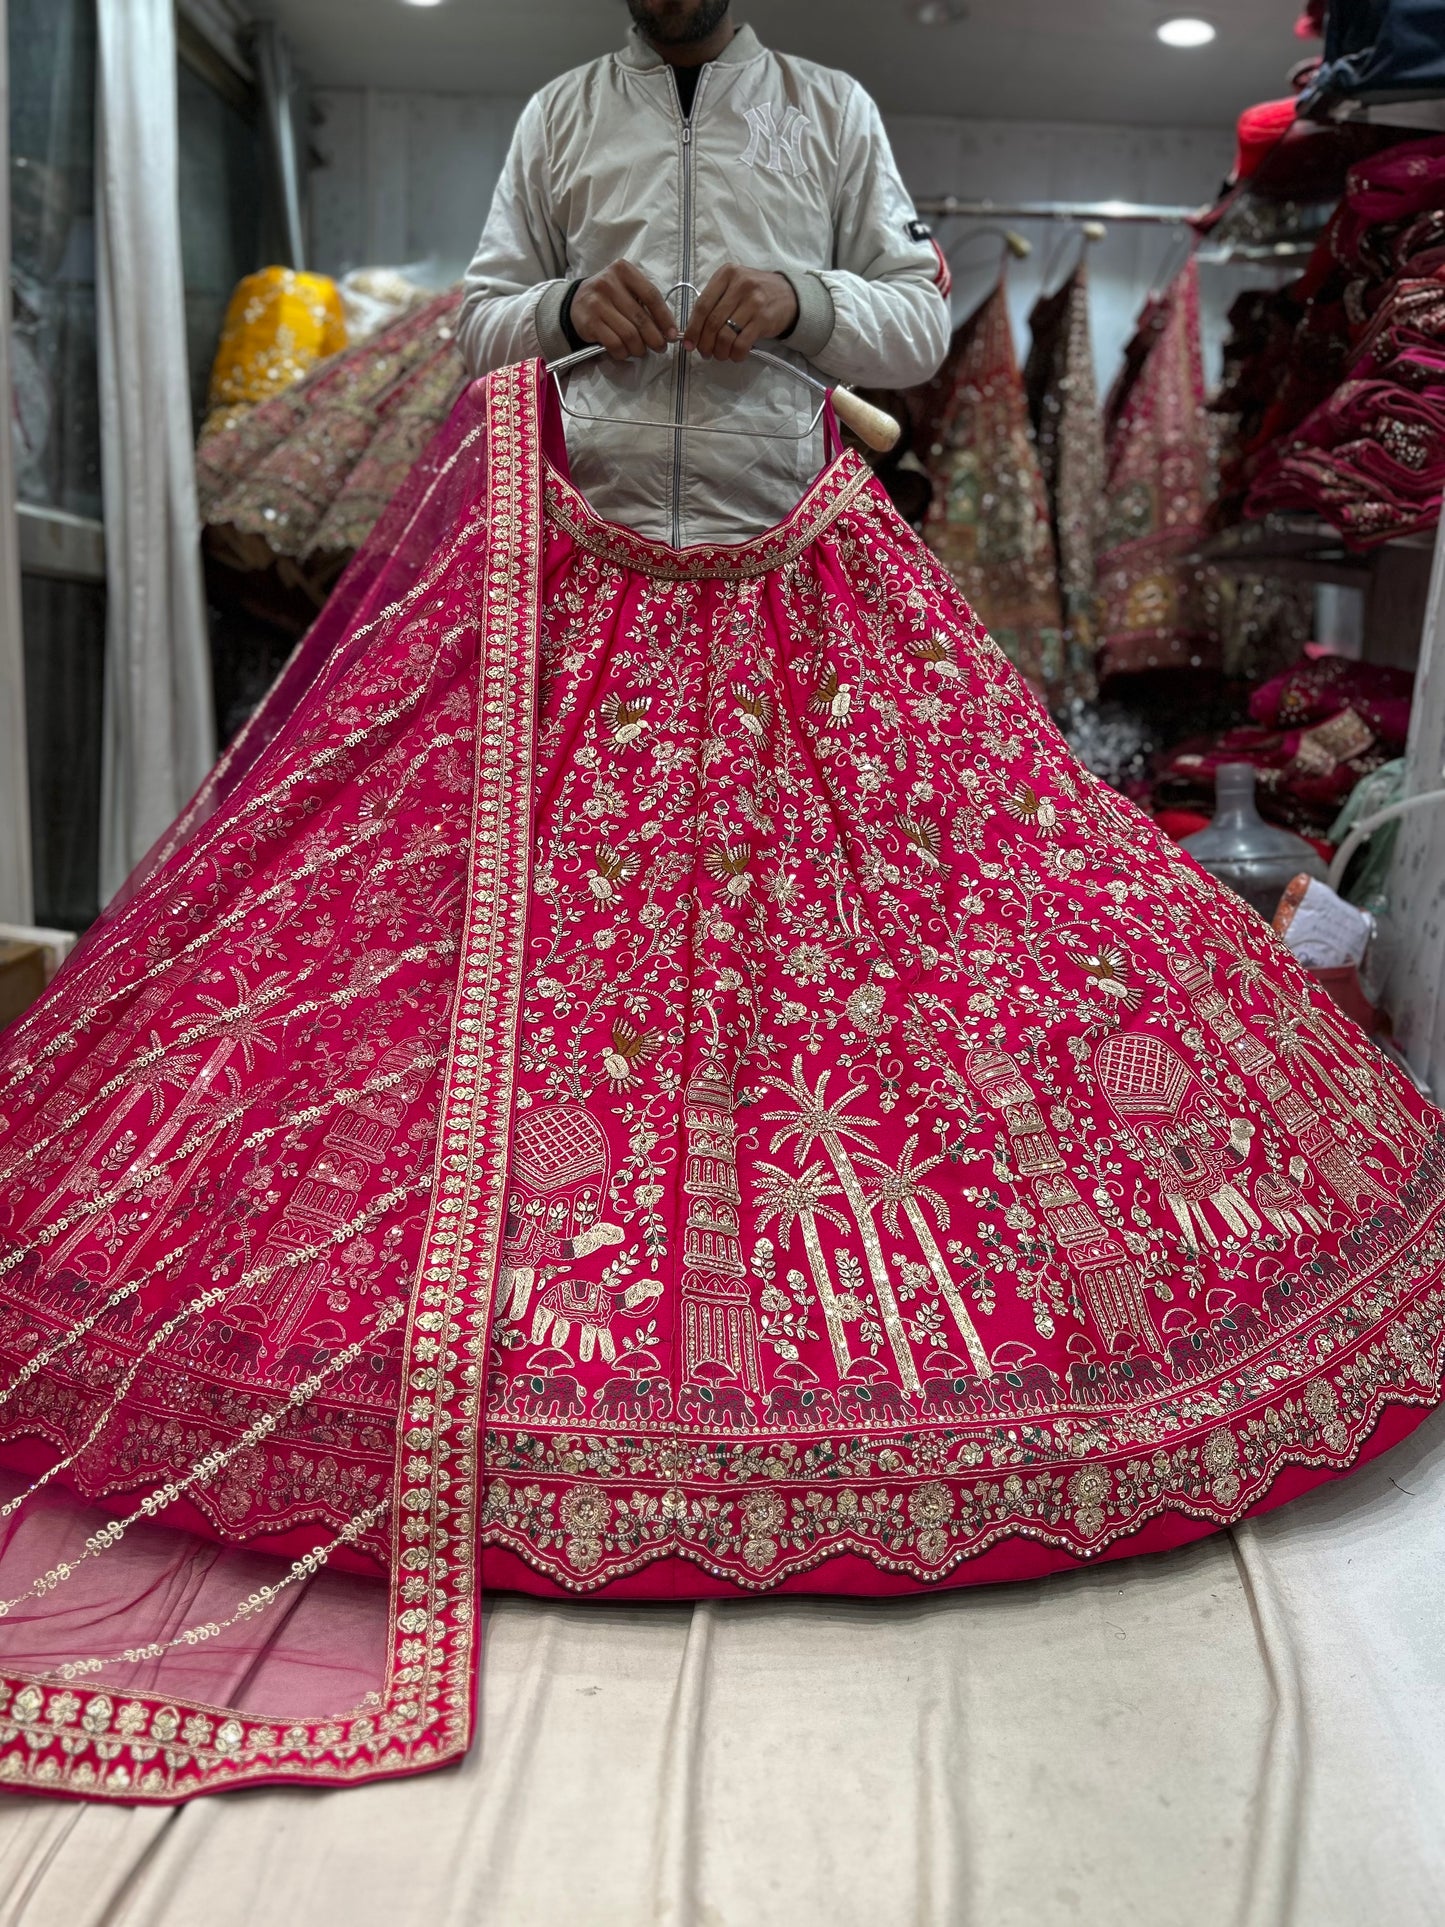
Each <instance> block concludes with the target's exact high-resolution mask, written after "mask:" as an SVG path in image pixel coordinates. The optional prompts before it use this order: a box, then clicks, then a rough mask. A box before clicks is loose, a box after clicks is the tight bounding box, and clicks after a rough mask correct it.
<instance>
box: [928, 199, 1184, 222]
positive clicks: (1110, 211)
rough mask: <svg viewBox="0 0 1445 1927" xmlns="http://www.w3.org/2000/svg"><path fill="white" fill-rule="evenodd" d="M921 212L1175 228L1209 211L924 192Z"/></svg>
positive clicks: (1145, 204) (986, 218) (1132, 203)
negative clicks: (979, 198) (966, 197)
mask: <svg viewBox="0 0 1445 1927" xmlns="http://www.w3.org/2000/svg"><path fill="white" fill-rule="evenodd" d="M916 206H917V208H918V212H919V213H920V214H932V215H935V216H941V215H950V214H958V215H962V216H964V217H965V218H966V219H968V220H978V221H1139V222H1149V223H1153V224H1154V225H1156V226H1160V227H1175V226H1178V225H1179V224H1181V223H1182V222H1185V221H1192V220H1194V219H1195V218H1196V217H1197V216H1198V215H1200V214H1203V213H1204V212H1206V210H1205V209H1204V208H1200V207H1182V206H1164V205H1156V204H1151V203H1149V202H1147V201H965V200H960V199H959V198H958V196H957V195H956V194H934V195H925V196H924V198H923V199H922V200H921V201H918V202H917V203H916Z"/></svg>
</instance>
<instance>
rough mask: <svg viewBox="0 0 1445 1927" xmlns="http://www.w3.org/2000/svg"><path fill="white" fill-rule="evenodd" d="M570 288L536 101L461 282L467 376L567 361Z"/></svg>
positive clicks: (460, 337) (526, 111) (525, 112)
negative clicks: (513, 365) (540, 359)
mask: <svg viewBox="0 0 1445 1927" xmlns="http://www.w3.org/2000/svg"><path fill="white" fill-rule="evenodd" d="M569 285H570V281H569V278H568V275H567V248H566V241H565V238H564V236H563V234H562V230H561V229H560V227H559V226H558V224H557V220H556V215H555V212H554V210H553V206H552V193H551V170H550V168H549V165H548V159H547V129H546V115H545V106H544V102H543V99H542V97H541V96H540V95H536V96H534V97H533V98H532V99H531V100H529V101H528V102H527V105H526V106H525V107H524V108H523V109H522V116H521V119H520V120H519V121H518V122H517V129H516V132H515V133H514V134H513V136H512V144H511V146H510V147H509V148H508V150H507V158H506V161H505V162H504V164H503V167H502V174H501V179H500V180H499V181H498V182H497V188H496V192H495V193H494V194H493V196H492V205H491V210H490V212H489V213H488V215H487V225H486V227H485V228H484V229H483V231H482V238H481V241H480V242H479V243H478V246H477V252H476V254H475V256H474V257H473V259H472V264H471V266H470V267H469V268H468V269H467V273H466V279H465V281H464V283H463V286H464V287H465V289H466V293H465V295H464V297H463V299H462V313H461V321H460V323H459V324H458V329H457V342H458V346H459V347H460V348H461V351H462V359H463V360H464V361H465V362H466V365H467V369H468V371H469V372H470V373H471V374H473V375H488V374H490V373H491V372H492V370H493V369H494V368H505V367H506V366H507V365H508V363H510V362H514V361H524V360H525V359H526V358H527V357H528V356H529V355H542V356H544V357H545V358H546V359H547V360H548V361H551V360H553V359H555V358H556V357H557V356H559V355H565V354H566V352H567V337H566V335H565V334H564V333H563V331H562V302H563V298H564V297H565V295H566V293H567V289H568V287H569Z"/></svg>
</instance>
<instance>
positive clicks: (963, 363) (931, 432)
mask: <svg viewBox="0 0 1445 1927" xmlns="http://www.w3.org/2000/svg"><path fill="white" fill-rule="evenodd" d="M922 393H923V396H924V402H923V405H922V414H923V421H922V424H921V426H922V434H921V435H920V437H919V439H920V442H921V445H922V449H923V455H924V460H925V462H926V463H927V465H928V469H929V474H930V476H931V478H932V481H933V485H934V493H933V502H932V505H931V507H930V509H929V511H928V515H927V517H926V519H925V521H924V525H923V533H924V537H925V539H926V541H927V542H928V545H929V547H930V548H931V549H932V550H933V552H934V554H935V555H937V556H938V558H939V560H940V561H941V562H942V563H943V564H944V566H945V567H946V568H947V569H948V571H949V573H950V574H951V575H952V577H953V579H954V581H955V582H956V583H957V585H958V588H959V590H960V591H961V592H962V594H963V595H965V596H966V597H967V598H968V600H969V602H970V603H971V604H974V605H976V606H977V608H978V611H979V615H980V619H981V620H982V621H983V622H985V623H986V624H987V626H988V629H989V633H990V634H991V635H992V636H993V638H994V640H995V641H996V642H997V644H998V646H999V648H1000V649H1002V650H1003V652H1004V654H1005V655H1006V656H1007V657H1008V659H1009V661H1010V662H1011V663H1013V664H1014V666H1015V668H1017V669H1018V670H1019V671H1020V672H1021V673H1022V674H1023V675H1024V676H1025V677H1026V678H1027V679H1028V681H1029V682H1030V684H1031V685H1032V686H1033V687H1034V688H1035V689H1036V690H1037V691H1038V692H1039V693H1040V694H1044V695H1047V696H1048V697H1049V699H1050V700H1051V701H1058V700H1061V699H1062V698H1063V697H1064V696H1065V694H1066V693H1067V691H1066V688H1065V683H1066V676H1065V659H1064V619H1063V610H1062V608H1061V606H1060V601H1059V574H1058V560H1057V557H1056V555H1055V553H1054V537H1053V530H1052V528H1051V526H1050V521H1049V500H1048V495H1047V493H1046V491H1045V488H1044V478H1043V474H1042V472H1041V470H1040V468H1039V457H1038V451H1037V450H1036V449H1035V447H1034V442H1033V435H1032V432H1031V430H1030V427H1029V414H1028V398H1027V395H1026V394H1025V391H1024V383H1023V375H1022V373H1021V372H1020V369H1019V364H1018V356H1017V354H1016V352H1015V349H1014V339H1013V324H1012V322H1011V321H1010V320H1009V311H1008V293H1007V289H1006V287H1005V284H1004V282H1003V281H1001V280H1000V281H999V282H998V284H997V285H996V286H995V288H994V290H993V292H992V293H991V294H989V295H988V296H987V297H986V298H985V299H984V301H983V302H982V303H981V304H980V305H979V307H978V308H977V309H976V310H975V311H974V313H973V314H972V315H970V316H969V318H968V320H967V321H965V322H964V323H963V325H962V326H961V327H960V328H958V329H957V330H956V331H955V333H954V337H953V341H952V343H951V345H950V347H949V351H948V355H947V358H946V359H945V361H944V364H943V366H942V368H941V369H940V370H939V371H938V373H937V374H936V375H935V376H934V378H933V380H932V381H931V382H929V383H928V384H927V386H926V387H925V388H924V390H923V391H922Z"/></svg>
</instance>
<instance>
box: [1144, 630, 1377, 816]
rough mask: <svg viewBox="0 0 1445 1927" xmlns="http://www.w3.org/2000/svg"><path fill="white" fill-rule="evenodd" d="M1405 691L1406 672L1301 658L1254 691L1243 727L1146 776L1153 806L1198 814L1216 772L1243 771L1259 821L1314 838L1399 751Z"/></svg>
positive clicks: (1180, 753) (1207, 806) (1208, 801)
mask: <svg viewBox="0 0 1445 1927" xmlns="http://www.w3.org/2000/svg"><path fill="white" fill-rule="evenodd" d="M1413 689H1414V677H1413V676H1412V675H1411V674H1410V672H1409V670H1407V669H1387V668H1381V667H1378V666H1376V665H1375V664H1373V663H1360V662H1350V661H1348V660H1347V659H1346V658H1344V657H1342V656H1322V657H1317V658H1313V659H1311V658H1306V659H1305V660H1303V661H1300V662H1298V663H1296V664H1295V665H1294V666H1293V667H1292V668H1290V669H1288V670H1286V671H1285V672H1284V674H1283V675H1280V676H1276V677H1275V678H1274V679H1273V680H1272V681H1270V682H1267V683H1264V684H1263V685H1262V686H1261V687H1260V688H1258V689H1256V690H1255V692H1254V694H1253V696H1252V697H1251V698H1250V704H1249V713H1250V717H1251V719H1252V720H1251V721H1250V722H1248V723H1245V724H1242V725H1241V726H1240V727H1239V728H1238V729H1231V730H1227V731H1226V732H1225V733H1224V734H1223V735H1222V736H1205V737H1195V738H1193V739H1192V740H1190V741H1189V742H1185V743H1180V744H1179V745H1178V747H1177V748H1175V749H1172V750H1170V751H1169V752H1168V754H1167V755H1166V756H1165V757H1164V758H1163V759H1162V761H1161V762H1160V764H1159V766H1158V769H1157V771H1156V774H1155V778H1154V786H1153V792H1152V802H1153V806H1154V808H1155V810H1156V811H1161V810H1168V811H1175V810H1198V811H1202V812H1203V813H1204V814H1206V815H1208V814H1210V813H1211V812H1212V811H1213V808H1214V774H1215V771H1216V770H1217V769H1218V768H1219V766H1220V764H1221V763H1252V764H1253V765H1254V767H1255V769H1256V771H1257V772H1258V785H1257V791H1256V794H1257V795H1258V798H1259V807H1260V812H1261V814H1262V815H1264V816H1267V817H1270V818H1272V819H1273V820H1274V821H1275V822H1277V823H1283V824H1285V825H1286V827H1288V828H1289V829H1292V830H1298V831H1300V832H1301V833H1303V834H1305V835H1315V836H1318V835H1319V834H1320V833H1321V832H1322V831H1324V830H1326V829H1328V827H1329V825H1330V824H1331V823H1332V822H1333V821H1334V819H1335V817H1336V816H1337V815H1338V814H1339V811H1340V808H1341V806H1342V805H1343V804H1344V802H1345V801H1346V799H1347V798H1348V796H1349V794H1350V792H1351V790H1353V789H1354V787H1355V785H1356V783H1358V782H1359V781H1360V779H1361V777H1363V776H1368V775H1369V774H1370V772H1371V771H1372V770H1376V769H1378V768H1379V767H1380V765H1381V764H1382V763H1386V762H1388V761H1389V760H1390V759H1391V757H1394V756H1398V755H1400V754H1401V752H1402V751H1403V750H1404V747H1405V737H1406V734H1407V732H1408V730H1409V726H1410V699H1411V695H1412V692H1413Z"/></svg>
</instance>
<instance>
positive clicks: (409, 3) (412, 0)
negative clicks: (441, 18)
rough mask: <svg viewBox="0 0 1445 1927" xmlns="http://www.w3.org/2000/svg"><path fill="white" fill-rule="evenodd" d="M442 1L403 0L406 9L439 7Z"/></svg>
mask: <svg viewBox="0 0 1445 1927" xmlns="http://www.w3.org/2000/svg"><path fill="white" fill-rule="evenodd" d="M441 3H442V0H402V5H403V6H405V7H439V6H440V5H441Z"/></svg>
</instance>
